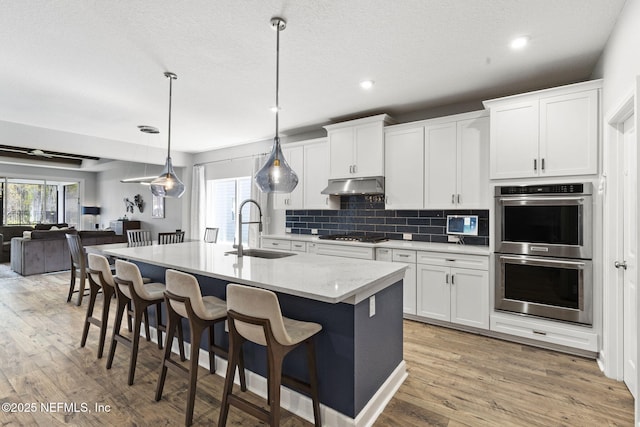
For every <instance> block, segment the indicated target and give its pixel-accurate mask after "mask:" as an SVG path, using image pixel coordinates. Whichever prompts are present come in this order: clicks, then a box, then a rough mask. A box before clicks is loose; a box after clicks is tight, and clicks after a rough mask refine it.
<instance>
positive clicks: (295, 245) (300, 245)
mask: <svg viewBox="0 0 640 427" xmlns="http://www.w3.org/2000/svg"><path fill="white" fill-rule="evenodd" d="M291 250H292V251H296V252H307V243H306V242H294V241H292V242H291Z"/></svg>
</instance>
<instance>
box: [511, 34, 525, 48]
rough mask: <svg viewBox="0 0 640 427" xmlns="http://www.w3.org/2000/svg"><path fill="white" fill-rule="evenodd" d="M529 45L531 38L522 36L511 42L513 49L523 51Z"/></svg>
mask: <svg viewBox="0 0 640 427" xmlns="http://www.w3.org/2000/svg"><path fill="white" fill-rule="evenodd" d="M527 44H529V37H528V36H521V37H516V38H515V39H513V40H511V49H516V50H517V49H522V48H524V47H525V46H526V45H527Z"/></svg>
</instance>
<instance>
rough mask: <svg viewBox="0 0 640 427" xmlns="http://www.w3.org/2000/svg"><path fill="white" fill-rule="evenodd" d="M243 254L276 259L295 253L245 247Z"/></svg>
mask: <svg viewBox="0 0 640 427" xmlns="http://www.w3.org/2000/svg"><path fill="white" fill-rule="evenodd" d="M225 253H227V254H230V255H238V251H230V252H225ZM242 255H243V256H253V257H256V258H266V259H275V258H284V257H288V256H292V255H295V254H293V253H291V252H276V251H265V250H263V249H245V250H243V251H242Z"/></svg>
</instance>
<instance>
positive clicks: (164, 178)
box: [151, 71, 184, 198]
mask: <svg viewBox="0 0 640 427" xmlns="http://www.w3.org/2000/svg"><path fill="white" fill-rule="evenodd" d="M164 76H165V77H166V78H168V79H169V131H168V137H167V161H166V162H165V164H164V169H163V170H162V173H161V174H160V176H159V177H157V178H156V179H154V180H153V181H151V194H153V195H154V196H159V197H173V198H178V197H180V196H182V195H183V194H184V184H183V183H182V181H180V179H179V178H178V175H176V173H175V172H174V170H173V164H172V163H171V96H172V93H173V81H174V80H175V79H177V78H178V76H176V75H175V74H174V73H171V72H169V71H167V72H166V73H164Z"/></svg>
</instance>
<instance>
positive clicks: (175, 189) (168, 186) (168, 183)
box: [151, 157, 184, 198]
mask: <svg viewBox="0 0 640 427" xmlns="http://www.w3.org/2000/svg"><path fill="white" fill-rule="evenodd" d="M151 194H153V195H154V196H159V197H173V198H178V197H180V196H182V195H183V194H184V184H183V183H182V181H180V179H179V178H178V176H177V175H176V173H175V172H174V171H173V165H172V164H171V157H167V163H165V165H164V169H163V170H162V173H161V174H160V176H159V177H157V178H156V179H154V180H153V181H151Z"/></svg>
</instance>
